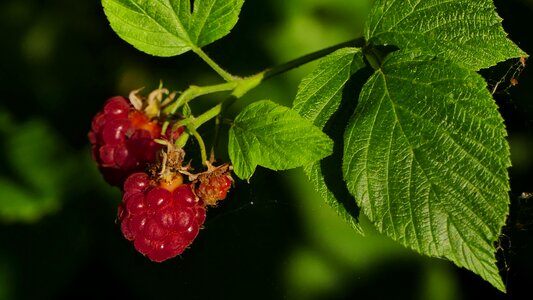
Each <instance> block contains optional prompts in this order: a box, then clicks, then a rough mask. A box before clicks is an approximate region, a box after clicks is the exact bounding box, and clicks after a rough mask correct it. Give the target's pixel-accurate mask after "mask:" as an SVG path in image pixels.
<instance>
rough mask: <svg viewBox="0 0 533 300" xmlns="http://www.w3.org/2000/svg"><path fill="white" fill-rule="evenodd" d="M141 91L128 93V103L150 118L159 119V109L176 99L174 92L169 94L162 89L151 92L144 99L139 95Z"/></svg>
mask: <svg viewBox="0 0 533 300" xmlns="http://www.w3.org/2000/svg"><path fill="white" fill-rule="evenodd" d="M142 90H143V88H140V89H137V90H133V91H131V92H130V94H129V99H130V103H131V104H132V105H133V106H134V107H135V109H136V110H138V111H143V112H144V113H145V114H146V115H147V116H149V117H150V118H155V117H159V115H160V113H161V109H162V108H163V107H165V106H166V105H168V104H169V103H171V102H172V101H174V98H175V97H176V92H170V91H169V90H168V89H166V88H162V87H161V88H158V89H155V90H153V91H151V92H150V93H149V94H148V96H146V97H145V96H142V95H141V94H140V91H142Z"/></svg>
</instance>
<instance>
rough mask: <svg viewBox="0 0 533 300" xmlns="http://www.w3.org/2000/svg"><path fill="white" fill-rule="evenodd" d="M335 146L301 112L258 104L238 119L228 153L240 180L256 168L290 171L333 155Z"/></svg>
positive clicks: (271, 103)
mask: <svg viewBox="0 0 533 300" xmlns="http://www.w3.org/2000/svg"><path fill="white" fill-rule="evenodd" d="M332 149H333V142H332V141H331V140H330V139H329V137H328V136H327V135H326V134H324V133H323V132H322V131H321V130H320V129H319V128H317V127H316V126H314V125H313V124H312V123H311V122H309V121H308V120H306V119H304V118H302V117H301V116H300V115H299V114H298V113H297V112H295V111H293V110H291V109H289V108H287V107H285V106H281V105H279V104H276V103H274V102H272V101H269V100H263V101H258V102H254V103H252V104H250V105H248V106H247V107H246V108H244V109H243V110H242V111H241V113H240V114H239V115H238V116H237V117H236V118H235V121H234V124H233V126H232V127H231V129H230V132H229V145H228V152H229V155H230V159H231V162H232V163H233V168H234V169H233V170H234V172H235V174H236V175H237V176H239V178H243V179H249V178H250V177H251V176H252V175H253V173H254V171H255V168H256V166H258V165H260V166H263V167H266V168H269V169H272V170H287V169H292V168H296V167H300V166H303V165H306V164H309V163H311V162H313V161H316V160H319V159H321V158H323V157H326V156H328V155H330V154H331V152H332Z"/></svg>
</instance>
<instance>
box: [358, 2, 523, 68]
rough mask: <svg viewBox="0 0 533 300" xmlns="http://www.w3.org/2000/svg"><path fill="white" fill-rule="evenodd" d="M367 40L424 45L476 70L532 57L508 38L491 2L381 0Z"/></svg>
mask: <svg viewBox="0 0 533 300" xmlns="http://www.w3.org/2000/svg"><path fill="white" fill-rule="evenodd" d="M365 38H366V39H367V40H368V41H369V42H371V43H373V44H376V45H395V46H398V47H399V48H401V49H418V48H420V49H423V50H424V52H425V53H427V54H433V55H436V56H439V57H442V58H444V59H447V60H450V61H454V62H457V63H458V64H460V65H461V66H463V67H466V68H469V69H471V70H479V69H481V68H488V67H490V66H493V65H495V64H496V63H498V62H500V61H504V60H507V59H509V58H514V57H519V56H524V55H526V54H525V53H524V52H523V51H522V50H520V49H519V48H518V47H517V46H516V45H515V44H514V43H513V42H511V41H510V40H509V39H507V35H506V33H505V32H504V30H503V27H502V26H501V18H500V17H499V16H498V15H497V14H496V11H495V7H494V4H493V3H492V1H491V0H447V1H441V0H411V1H404V0H376V1H375V3H374V6H373V8H372V11H371V13H370V14H369V19H368V20H367V23H366V26H365Z"/></svg>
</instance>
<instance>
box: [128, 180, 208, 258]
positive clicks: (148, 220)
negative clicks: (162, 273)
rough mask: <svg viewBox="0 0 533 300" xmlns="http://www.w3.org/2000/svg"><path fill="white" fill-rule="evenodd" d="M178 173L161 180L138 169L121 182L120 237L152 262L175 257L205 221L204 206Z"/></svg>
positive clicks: (189, 242)
mask: <svg viewBox="0 0 533 300" xmlns="http://www.w3.org/2000/svg"><path fill="white" fill-rule="evenodd" d="M182 182H183V178H182V176H181V175H180V174H175V175H174V176H173V179H172V180H170V181H166V182H164V181H163V180H160V181H159V182H156V181H152V180H150V177H149V176H148V174H146V173H143V172H138V173H134V174H132V175H130V176H129V177H128V178H127V179H126V181H125V182H124V195H123V197H122V203H121V204H120V206H119V209H118V219H119V221H120V222H121V230H122V233H123V235H124V237H125V238H126V239H127V240H129V241H132V242H133V245H134V246H135V249H137V251H139V252H140V253H142V254H144V255H145V256H147V257H148V258H149V259H150V260H152V261H155V262H162V261H164V260H167V259H169V258H172V257H175V256H177V255H179V254H181V253H183V251H185V249H186V248H187V247H188V246H189V245H190V244H191V243H192V242H193V240H194V239H195V238H196V236H197V234H198V232H199V230H200V227H201V226H202V224H203V223H204V221H205V217H206V216H205V208H204V206H203V203H202V202H201V200H200V199H199V198H198V197H196V196H195V195H194V193H193V191H192V189H191V185H190V184H183V183H182Z"/></svg>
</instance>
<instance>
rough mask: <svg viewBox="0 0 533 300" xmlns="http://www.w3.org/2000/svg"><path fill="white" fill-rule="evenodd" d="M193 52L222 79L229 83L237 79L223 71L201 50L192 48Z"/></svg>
mask: <svg viewBox="0 0 533 300" xmlns="http://www.w3.org/2000/svg"><path fill="white" fill-rule="evenodd" d="M192 51H193V52H194V53H196V54H197V55H198V56H200V58H201V59H203V60H204V61H205V62H206V63H207V64H208V65H209V66H210V67H211V68H212V69H213V70H214V71H215V72H217V74H218V75H220V77H222V78H223V79H224V80H226V81H227V82H231V81H234V80H235V79H236V78H235V77H234V76H233V75H231V74H230V73H228V72H227V71H226V70H224V69H222V68H221V67H220V66H219V65H218V64H217V63H216V62H215V61H214V60H212V59H211V57H209V55H207V53H205V52H204V51H203V50H202V49H201V48H197V47H195V48H192Z"/></svg>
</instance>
